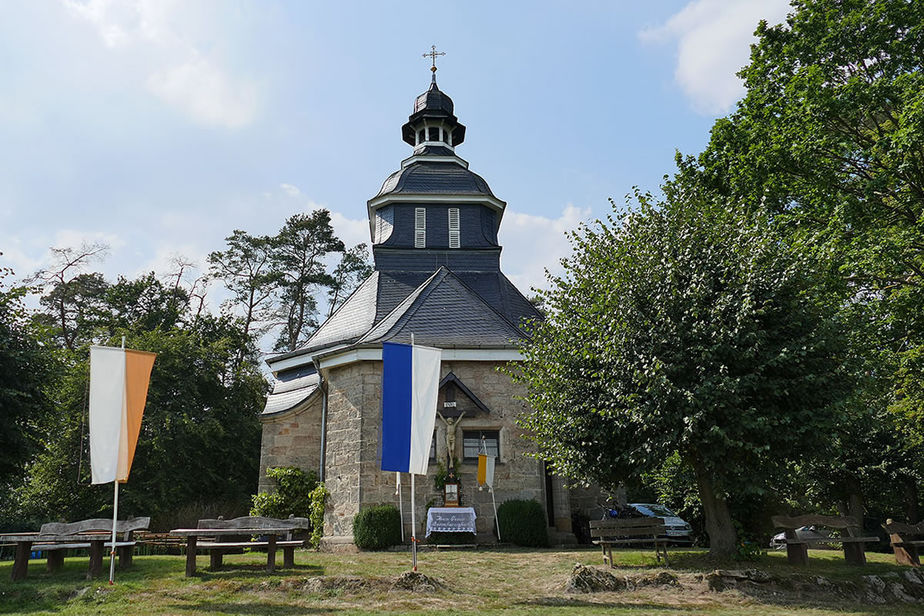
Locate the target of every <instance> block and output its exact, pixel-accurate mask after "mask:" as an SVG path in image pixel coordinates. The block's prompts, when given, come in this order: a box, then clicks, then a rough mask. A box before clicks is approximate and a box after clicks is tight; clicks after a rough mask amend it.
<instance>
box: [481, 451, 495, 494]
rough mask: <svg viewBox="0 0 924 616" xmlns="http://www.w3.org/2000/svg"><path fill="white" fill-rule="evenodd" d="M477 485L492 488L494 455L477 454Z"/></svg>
mask: <svg viewBox="0 0 924 616" xmlns="http://www.w3.org/2000/svg"><path fill="white" fill-rule="evenodd" d="M478 485H480V486H488V487H489V488H492V489H493V488H494V456H488V455H485V454H483V453H482V454H478Z"/></svg>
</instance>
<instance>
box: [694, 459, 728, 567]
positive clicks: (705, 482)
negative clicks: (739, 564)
mask: <svg viewBox="0 0 924 616" xmlns="http://www.w3.org/2000/svg"><path fill="white" fill-rule="evenodd" d="M693 470H694V471H695V472H696V484H697V485H698V486H699V498H700V500H701V501H702V503H703V513H704V514H705V517H706V532H707V533H708V534H709V553H710V554H711V555H713V556H731V555H732V554H734V553H735V540H736V539H737V536H736V534H735V525H734V523H733V522H732V518H731V514H730V513H729V511H728V503H727V502H726V501H725V497H724V496H723V495H721V494H718V493H717V491H716V489H715V486H714V485H713V479H712V477H711V476H710V475H709V473H708V472H706V469H705V468H704V467H703V465H702V463H700V462H694V463H693Z"/></svg>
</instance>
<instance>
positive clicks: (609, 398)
mask: <svg viewBox="0 0 924 616" xmlns="http://www.w3.org/2000/svg"><path fill="white" fill-rule="evenodd" d="M665 190H666V194H667V199H666V201H665V202H664V203H661V204H658V205H657V206H655V205H653V204H652V203H650V202H649V199H648V198H646V197H641V207H640V209H639V210H638V211H637V212H635V213H633V214H630V215H625V214H623V215H618V214H617V215H616V216H615V217H611V218H610V220H609V222H608V223H600V224H597V225H595V226H594V227H586V226H585V227H582V228H581V229H580V230H579V231H578V232H576V233H574V234H573V235H572V246H573V250H574V251H573V254H572V256H571V257H569V258H567V259H565V260H564V261H563V265H564V270H565V274H564V275H563V276H560V277H551V279H550V283H551V288H550V290H549V291H547V292H544V293H543V301H544V304H545V306H546V308H547V310H548V313H547V318H546V320H545V321H544V322H542V323H539V324H537V325H536V326H535V328H534V330H533V331H532V337H531V339H530V340H529V341H528V342H527V343H525V345H524V347H523V354H524V360H525V361H524V362H523V363H522V365H521V366H519V367H518V370H517V372H515V373H514V376H515V378H517V379H519V380H520V381H521V382H523V383H524V384H525V385H526V387H527V392H528V393H527V401H528V402H529V404H530V406H531V407H532V408H533V410H534V412H533V413H528V414H524V415H522V416H521V418H520V422H521V424H522V426H523V427H524V428H526V429H528V430H529V432H530V434H532V438H534V439H535V440H536V442H537V443H538V445H539V449H540V455H541V456H542V457H543V458H545V459H546V460H549V461H550V462H551V463H552V465H553V466H554V468H555V471H556V472H558V473H561V474H563V475H566V476H569V477H574V478H580V479H585V480H592V481H596V482H599V483H601V484H602V485H604V486H606V487H611V488H612V487H615V486H616V484H617V483H618V482H619V481H620V480H624V479H627V478H630V477H633V476H636V477H637V476H638V475H640V474H642V473H646V472H655V471H657V470H659V469H660V468H661V467H662V465H663V463H664V462H665V460H667V459H668V458H669V457H670V456H671V455H673V454H674V452H677V454H678V455H679V456H680V459H681V461H682V462H683V464H684V465H686V466H687V467H689V468H690V469H691V471H692V472H693V475H694V477H695V479H696V484H697V487H698V491H699V497H700V501H701V502H702V505H703V510H704V513H705V523H706V531H707V533H708V534H709V537H710V543H711V546H710V547H711V550H712V552H714V553H716V554H729V553H730V552H731V551H732V550H733V549H734V545H735V530H734V524H733V520H732V518H731V515H730V513H729V507H728V502H727V501H728V499H730V498H738V497H740V496H743V495H747V494H753V493H755V492H759V491H761V490H762V489H764V488H765V487H766V485H767V480H768V477H769V476H770V475H771V474H772V473H773V471H774V469H778V468H780V467H781V466H782V465H783V464H785V463H786V461H788V460H791V459H794V458H800V457H803V456H804V455H806V454H807V453H808V452H810V451H811V450H813V449H816V446H815V443H817V438H818V435H819V434H823V433H825V431H826V430H828V429H829V428H830V427H831V425H832V423H833V422H834V420H835V419H836V418H837V416H838V411H837V406H838V403H839V402H840V401H841V400H842V399H843V398H844V397H845V396H846V395H847V393H848V392H849V385H850V380H849V378H848V372H847V371H846V370H845V368H844V364H845V356H844V344H843V341H842V339H841V337H840V336H839V335H838V333H837V327H836V325H837V324H836V323H835V322H834V321H833V319H832V315H831V313H832V310H831V308H830V306H828V305H827V304H826V303H825V300H826V298H827V296H826V295H825V294H824V293H821V292H820V291H819V288H818V277H817V275H816V274H815V272H813V270H812V267H811V266H810V264H809V263H808V260H807V259H806V258H805V257H804V256H803V255H801V254H800V253H798V252H797V251H794V250H792V249H791V247H790V246H788V245H787V244H786V243H785V242H784V241H783V238H782V237H780V236H779V235H778V234H776V233H775V232H774V231H773V229H772V228H771V226H770V225H769V224H768V222H767V220H766V218H763V217H757V218H754V219H752V218H748V217H747V216H745V215H743V214H741V213H739V212H736V211H734V210H732V211H727V210H726V209H725V208H724V207H722V206H723V205H724V204H713V203H712V202H711V201H709V200H708V199H705V198H704V197H702V196H701V195H700V194H699V193H698V191H697V190H695V189H694V188H691V187H690V185H688V184H686V183H683V182H674V183H671V184H668V185H667V186H666V187H665Z"/></svg>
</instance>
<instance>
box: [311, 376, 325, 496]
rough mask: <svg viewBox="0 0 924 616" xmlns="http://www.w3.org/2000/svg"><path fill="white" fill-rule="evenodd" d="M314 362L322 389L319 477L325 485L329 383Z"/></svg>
mask: <svg viewBox="0 0 924 616" xmlns="http://www.w3.org/2000/svg"><path fill="white" fill-rule="evenodd" d="M312 361H313V362H314V366H315V369H316V370H317V371H318V379H320V381H319V382H318V387H320V388H321V460H320V464H319V466H318V470H319V472H318V477H319V479H320V481H321V482H322V483H323V482H324V479H325V478H326V472H325V470H326V464H325V459H326V458H327V381H325V380H324V376H323V375H322V374H321V366H320V365H319V364H318V360H317V359H316V358H312Z"/></svg>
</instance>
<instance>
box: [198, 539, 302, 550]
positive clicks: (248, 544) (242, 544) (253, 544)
mask: <svg viewBox="0 0 924 616" xmlns="http://www.w3.org/2000/svg"><path fill="white" fill-rule="evenodd" d="M268 545H269V541H236V542H234V541H225V542H220V543H197V544H196V547H197V548H198V549H202V550H212V549H216V548H219V549H220V548H265V547H266V546H268ZM303 545H305V542H304V541H277V542H276V547H279V548H287V547H296V548H297V547H299V546H303Z"/></svg>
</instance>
